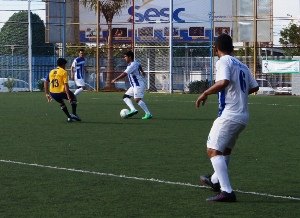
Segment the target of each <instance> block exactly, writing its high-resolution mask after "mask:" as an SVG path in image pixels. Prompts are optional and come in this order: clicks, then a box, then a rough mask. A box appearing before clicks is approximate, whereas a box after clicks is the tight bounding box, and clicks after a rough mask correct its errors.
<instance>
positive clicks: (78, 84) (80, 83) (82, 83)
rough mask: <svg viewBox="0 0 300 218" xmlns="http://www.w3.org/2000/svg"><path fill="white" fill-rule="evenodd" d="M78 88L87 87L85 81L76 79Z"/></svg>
mask: <svg viewBox="0 0 300 218" xmlns="http://www.w3.org/2000/svg"><path fill="white" fill-rule="evenodd" d="M75 84H76V86H85V82H84V80H83V79H75Z"/></svg>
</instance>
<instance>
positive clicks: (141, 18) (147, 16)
mask: <svg viewBox="0 0 300 218" xmlns="http://www.w3.org/2000/svg"><path fill="white" fill-rule="evenodd" d="M140 8H141V6H135V7H134V9H135V10H133V6H131V7H130V8H129V9H128V14H129V15H131V16H133V13H134V14H135V22H137V23H142V22H145V21H146V22H156V21H161V22H168V21H169V16H170V13H169V11H170V9H169V8H162V9H160V10H159V9H157V8H148V9H147V10H145V12H143V13H142V12H140V13H139V12H137V11H138V10H139V9H140ZM183 11H185V8H177V9H175V10H174V12H173V19H174V21H176V22H178V23H185V20H184V19H182V18H180V13H181V12H183Z"/></svg>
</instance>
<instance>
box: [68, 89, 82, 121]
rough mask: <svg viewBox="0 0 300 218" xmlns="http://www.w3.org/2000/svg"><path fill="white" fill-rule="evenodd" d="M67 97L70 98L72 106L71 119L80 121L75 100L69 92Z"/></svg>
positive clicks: (73, 95)
mask: <svg viewBox="0 0 300 218" xmlns="http://www.w3.org/2000/svg"><path fill="white" fill-rule="evenodd" d="M69 96H70V98H71V101H70V104H71V106H72V114H71V118H72V119H73V120H76V121H81V119H80V117H79V116H78V115H77V98H76V96H75V94H73V92H71V91H70V92H69Z"/></svg>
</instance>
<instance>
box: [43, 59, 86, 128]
mask: <svg viewBox="0 0 300 218" xmlns="http://www.w3.org/2000/svg"><path fill="white" fill-rule="evenodd" d="M66 64H67V61H66V60H65V59H64V58H58V59H57V66H58V67H57V68H56V69H53V70H51V71H50V73H49V74H48V76H47V78H46V80H45V82H44V88H45V93H46V98H47V100H48V102H50V101H51V100H52V98H53V99H54V100H55V101H57V102H58V103H59V104H60V108H61V109H62V111H63V112H64V113H65V114H66V115H67V117H68V122H72V121H74V120H76V121H81V120H80V118H79V117H78V116H77V113H76V108H77V101H76V97H75V95H74V94H73V92H71V91H70V90H69V85H68V73H67V71H66V70H65V69H66ZM64 99H66V100H69V102H70V103H71V106H72V113H73V114H70V113H69V111H68V108H67V106H66V105H65V102H64Z"/></svg>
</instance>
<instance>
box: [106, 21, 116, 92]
mask: <svg viewBox="0 0 300 218" xmlns="http://www.w3.org/2000/svg"><path fill="white" fill-rule="evenodd" d="M107 25H108V37H107V46H108V50H107V69H106V81H105V89H106V90H113V89H115V85H114V84H112V83H111V81H112V79H113V74H114V66H113V41H112V40H113V36H112V22H111V21H108V22H107Z"/></svg>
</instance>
